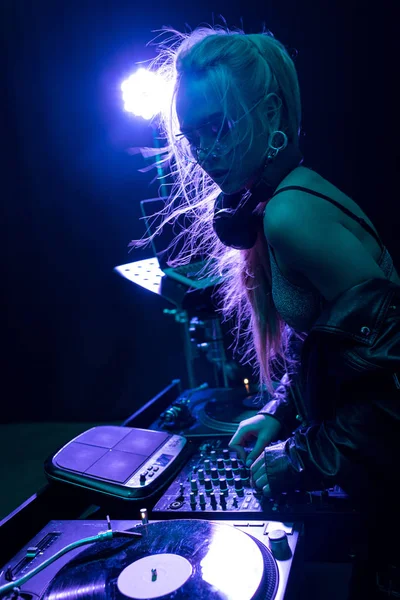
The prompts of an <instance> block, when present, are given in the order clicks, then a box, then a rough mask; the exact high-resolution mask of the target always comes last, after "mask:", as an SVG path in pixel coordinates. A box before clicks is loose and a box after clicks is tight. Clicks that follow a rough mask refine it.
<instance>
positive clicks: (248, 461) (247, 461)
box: [246, 459, 253, 467]
mask: <svg viewBox="0 0 400 600" xmlns="http://www.w3.org/2000/svg"><path fill="white" fill-rule="evenodd" d="M252 464H253V461H252V460H251V459H249V460H246V467H251V465H252Z"/></svg>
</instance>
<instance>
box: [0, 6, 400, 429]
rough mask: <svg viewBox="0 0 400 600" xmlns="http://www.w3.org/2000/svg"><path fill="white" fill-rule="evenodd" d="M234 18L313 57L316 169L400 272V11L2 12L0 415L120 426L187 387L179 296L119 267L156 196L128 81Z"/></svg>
mask: <svg viewBox="0 0 400 600" xmlns="http://www.w3.org/2000/svg"><path fill="white" fill-rule="evenodd" d="M219 14H222V15H223V16H224V17H225V19H226V20H227V22H228V24H229V25H230V26H241V23H242V22H243V25H244V29H245V31H246V32H247V33H250V32H259V31H260V30H261V29H262V26H263V23H265V25H266V27H267V28H269V29H270V30H271V31H272V32H273V33H274V34H275V36H276V37H277V38H278V39H280V40H281V41H282V42H283V43H284V44H286V45H287V46H289V47H291V48H296V49H297V50H298V52H299V54H298V57H297V59H296V64H297V68H298V72H299V77H300V84H301V87H302V97H303V107H304V118H303V126H304V129H305V131H306V137H305V138H304V139H303V151H304V154H305V157H306V163H305V164H306V165H308V166H310V167H312V168H313V169H315V170H317V171H319V172H320V173H321V174H322V175H323V176H325V177H327V178H328V179H330V180H331V181H332V182H333V183H335V184H336V185H337V186H339V187H340V188H341V189H343V190H344V191H345V192H346V193H348V194H350V195H351V196H353V197H354V199H355V200H356V201H357V202H359V203H360V205H361V206H362V207H363V208H364V209H365V210H366V211H367V213H368V214H369V215H370V217H371V218H372V219H373V221H374V222H375V224H376V226H377V227H378V230H379V231H380V234H381V236H382V237H383V239H384V241H385V243H386V245H387V246H388V247H389V250H390V251H391V252H392V254H393V257H394V258H395V260H397V262H398V261H399V254H400V253H399V248H398V225H399V218H398V216H397V214H398V206H397V202H398V191H397V178H398V150H397V148H398V141H397V138H398V128H397V111H398V97H397V98H396V97H395V89H396V86H397V80H398V50H399V49H398V42H397V39H398V29H397V23H398V21H397V18H396V2H394V1H393V2H390V3H389V2H386V1H383V2H380V3H376V4H373V5H370V6H367V5H366V4H365V3H361V2H360V3H356V2H315V0H313V1H311V0H306V1H304V2H296V1H295V0H279V1H278V0H274V1H272V0H270V1H265V2H262V3H260V2H258V1H256V0H249V1H247V2H238V1H237V0H217V1H214V2H211V1H210V0H206V1H204V0H203V1H202V2H201V3H200V2H199V3H196V4H194V3H187V2H183V1H179V2H165V1H164V2H161V1H160V0H152V2H151V5H150V4H149V3H147V4H145V3H139V2H135V1H134V0H113V1H112V2H111V1H109V0H96V1H94V0H80V1H79V2H78V1H76V0H70V1H69V2H65V1H64V0H53V1H51V2H50V1H47V0H36V1H35V2H34V1H29V0H26V1H22V0H14V1H10V0H7V1H6V0H3V1H2V3H1V5H0V18H1V59H2V62H3V70H2V73H3V75H2V83H3V86H2V89H3V91H2V95H1V117H0V118H1V130H2V135H1V142H2V144H1V145H2V149H3V152H2V156H3V158H2V161H1V167H2V173H1V182H2V202H1V204H2V216H1V231H0V234H1V238H0V239H1V245H2V248H3V251H2V261H1V266H2V272H1V283H2V295H1V298H2V307H1V313H0V314H1V339H2V362H1V365H2V373H1V398H2V400H1V408H2V414H1V417H2V421H3V422H9V421H21V420H22V421H29V420H30V421H45V420H51V421H54V420H59V421H60V420H61V421H63V420H66V421H67V420H69V421H71V420H80V421H85V420H88V421H89V420H95V421H102V420H103V421H113V420H117V419H122V418H124V417H125V416H127V415H128V414H130V413H131V412H133V411H134V410H135V409H136V408H138V407H139V406H140V405H141V404H143V403H144V402H145V401H147V400H148V399H149V398H150V397H152V396H153V395H154V394H156V393H157V392H158V391H159V390H160V389H161V388H162V387H163V386H164V385H166V384H168V383H169V382H170V381H171V380H172V379H173V378H176V377H184V376H185V370H184V365H183V357H182V347H181V343H180V337H179V329H178V326H177V325H176V324H175V322H174V321H173V319H171V318H170V317H166V316H164V315H163V309H164V308H168V307H169V306H168V304H167V302H166V301H164V300H162V299H161V298H159V297H157V296H156V295H154V294H150V293H149V292H146V291H145V290H142V289H141V288H139V287H136V286H134V285H133V284H129V283H128V282H127V281H125V280H123V279H122V278H119V277H118V276H117V275H116V274H115V273H114V272H113V267H114V266H116V265H119V264H124V263H127V262H131V261H133V260H137V259H139V258H147V257H148V256H150V251H147V250H146V251H141V252H139V251H136V252H134V253H130V254H128V247H127V246H128V243H129V241H130V240H131V239H132V238H137V237H140V236H141V235H142V233H143V225H142V223H141V222H140V221H139V220H138V217H139V202H140V200H142V199H144V198H149V197H153V196H154V195H156V194H157V186H156V185H155V184H151V183H150V182H151V180H152V178H153V176H154V173H150V174H143V173H139V172H138V169H139V168H141V167H143V164H142V162H141V159H140V158H138V157H132V156H130V155H129V154H128V153H127V152H126V149H127V148H128V147H129V146H137V145H141V144H150V143H151V136H150V132H149V130H148V129H147V127H146V125H145V123H143V122H142V121H140V120H138V119H135V118H133V117H132V116H130V115H128V114H127V113H124V112H123V108H122V102H121V94H120V91H119V85H120V83H121V81H122V80H123V79H124V78H126V77H127V76H128V75H129V74H130V73H131V72H132V71H133V70H135V68H136V66H135V63H136V62H137V61H141V60H146V59H148V58H152V57H153V56H154V52H155V50H154V48H152V47H151V46H150V47H146V43H147V42H148V41H149V40H151V39H152V38H153V37H154V36H155V34H154V33H152V30H156V29H159V28H160V27H161V26H163V25H171V26H173V27H176V28H177V29H180V30H182V29H184V27H185V23H188V24H189V25H190V26H191V27H193V28H194V27H196V26H197V25H199V24H201V23H204V22H208V23H211V22H212V21H213V19H214V20H215V22H219V23H220V22H221V21H220V20H219V19H218V15H219Z"/></svg>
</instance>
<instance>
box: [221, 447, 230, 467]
mask: <svg viewBox="0 0 400 600" xmlns="http://www.w3.org/2000/svg"><path fill="white" fill-rule="evenodd" d="M222 458H223V459H224V461H225V462H228V463H229V462H230V461H231V455H230V453H229V450H228V449H227V448H224V450H222Z"/></svg>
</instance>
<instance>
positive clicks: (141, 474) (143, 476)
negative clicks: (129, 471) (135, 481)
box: [139, 473, 146, 483]
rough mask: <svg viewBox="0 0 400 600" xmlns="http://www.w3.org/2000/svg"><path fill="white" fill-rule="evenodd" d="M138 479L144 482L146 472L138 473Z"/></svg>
mask: <svg viewBox="0 0 400 600" xmlns="http://www.w3.org/2000/svg"><path fill="white" fill-rule="evenodd" d="M139 481H140V483H146V473H140V477H139Z"/></svg>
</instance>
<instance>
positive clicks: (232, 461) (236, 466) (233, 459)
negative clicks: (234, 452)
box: [231, 458, 239, 471]
mask: <svg viewBox="0 0 400 600" xmlns="http://www.w3.org/2000/svg"><path fill="white" fill-rule="evenodd" d="M231 463H232V469H233V470H234V471H237V470H238V469H239V465H238V461H237V458H232V460H231Z"/></svg>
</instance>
